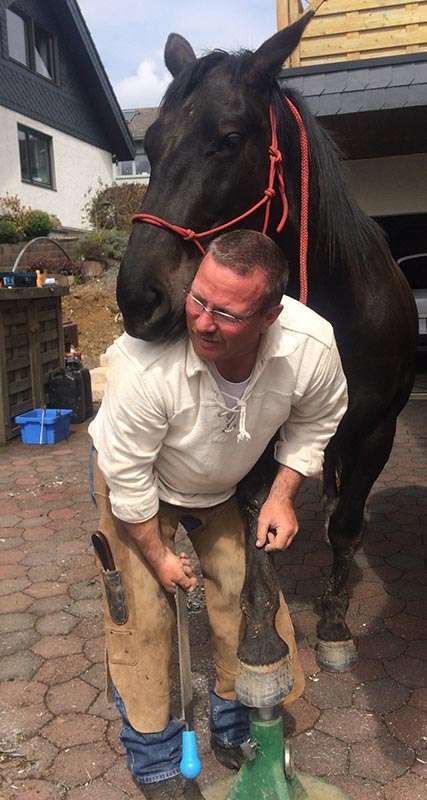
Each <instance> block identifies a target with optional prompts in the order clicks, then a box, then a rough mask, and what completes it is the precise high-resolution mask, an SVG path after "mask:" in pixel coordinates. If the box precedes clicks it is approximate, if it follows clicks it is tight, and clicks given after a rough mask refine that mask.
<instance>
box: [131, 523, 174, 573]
mask: <svg viewBox="0 0 427 800" xmlns="http://www.w3.org/2000/svg"><path fill="white" fill-rule="evenodd" d="M123 524H124V525H125V528H126V530H127V532H128V534H129V536H131V538H132V539H133V541H134V542H135V544H136V545H138V547H139V549H140V551H141V553H142V555H143V556H144V558H145V560H146V561H148V563H149V564H151V566H152V567H154V568H155V567H156V566H157V565H158V564H159V562H160V561H162V559H164V557H165V553H166V550H167V548H166V546H165V544H164V543H163V542H162V537H161V535H160V525H159V517H158V515H157V514H156V515H155V516H154V517H151V519H149V520H147V522H136V523H132V522H125V523H123Z"/></svg>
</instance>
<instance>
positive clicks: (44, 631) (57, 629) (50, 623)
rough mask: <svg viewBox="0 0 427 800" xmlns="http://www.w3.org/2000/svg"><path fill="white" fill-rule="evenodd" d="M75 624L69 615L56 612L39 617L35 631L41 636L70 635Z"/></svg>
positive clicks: (63, 612)
mask: <svg viewBox="0 0 427 800" xmlns="http://www.w3.org/2000/svg"><path fill="white" fill-rule="evenodd" d="M76 624H77V620H76V618H75V617H73V616H72V615H71V614H67V613H66V612H65V611H58V612H56V613H54V614H46V616H44V617H41V618H40V619H39V620H38V621H37V623H36V629H37V631H38V632H39V633H40V634H41V635H42V636H60V635H61V634H66V633H70V632H71V631H72V630H73V628H74V627H75V625H76Z"/></svg>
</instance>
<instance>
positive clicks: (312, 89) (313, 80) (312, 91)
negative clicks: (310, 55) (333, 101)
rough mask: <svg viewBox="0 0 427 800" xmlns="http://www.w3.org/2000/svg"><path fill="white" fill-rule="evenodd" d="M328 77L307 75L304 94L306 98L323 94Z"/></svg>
mask: <svg viewBox="0 0 427 800" xmlns="http://www.w3.org/2000/svg"><path fill="white" fill-rule="evenodd" d="M325 78H326V75H306V76H305V77H304V81H303V88H302V92H303V94H304V95H305V97H311V96H312V95H319V94H323V92H324V89H325Z"/></svg>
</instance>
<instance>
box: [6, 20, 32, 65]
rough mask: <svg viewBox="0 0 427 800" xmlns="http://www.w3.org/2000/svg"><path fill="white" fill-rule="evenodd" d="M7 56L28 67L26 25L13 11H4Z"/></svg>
mask: <svg viewBox="0 0 427 800" xmlns="http://www.w3.org/2000/svg"><path fill="white" fill-rule="evenodd" d="M6 23H7V43H8V47H9V56H10V58H13V59H14V60H15V61H19V63H20V64H25V66H26V67H29V66H30V57H29V56H30V54H29V36H28V23H27V21H26V20H25V19H24V18H23V17H21V16H20V15H19V14H16V13H15V12H14V11H10V9H9V8H8V9H7V10H6Z"/></svg>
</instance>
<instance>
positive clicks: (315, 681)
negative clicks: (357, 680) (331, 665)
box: [304, 672, 354, 709]
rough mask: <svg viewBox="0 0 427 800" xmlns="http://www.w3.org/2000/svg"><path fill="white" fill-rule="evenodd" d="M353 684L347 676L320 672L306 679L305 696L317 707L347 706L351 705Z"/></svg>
mask: <svg viewBox="0 0 427 800" xmlns="http://www.w3.org/2000/svg"><path fill="white" fill-rule="evenodd" d="M353 688H354V687H353V684H352V683H351V682H349V681H348V680H347V676H346V675H344V674H342V675H330V674H329V673H327V672H319V673H318V674H317V675H315V676H314V677H313V678H312V679H309V680H307V681H306V684H305V692H304V697H305V698H306V699H307V700H308V701H309V703H310V704H311V705H313V706H315V707H316V708H320V709H325V708H329V707H330V706H333V707H335V708H346V707H349V706H351V702H352V697H353Z"/></svg>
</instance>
